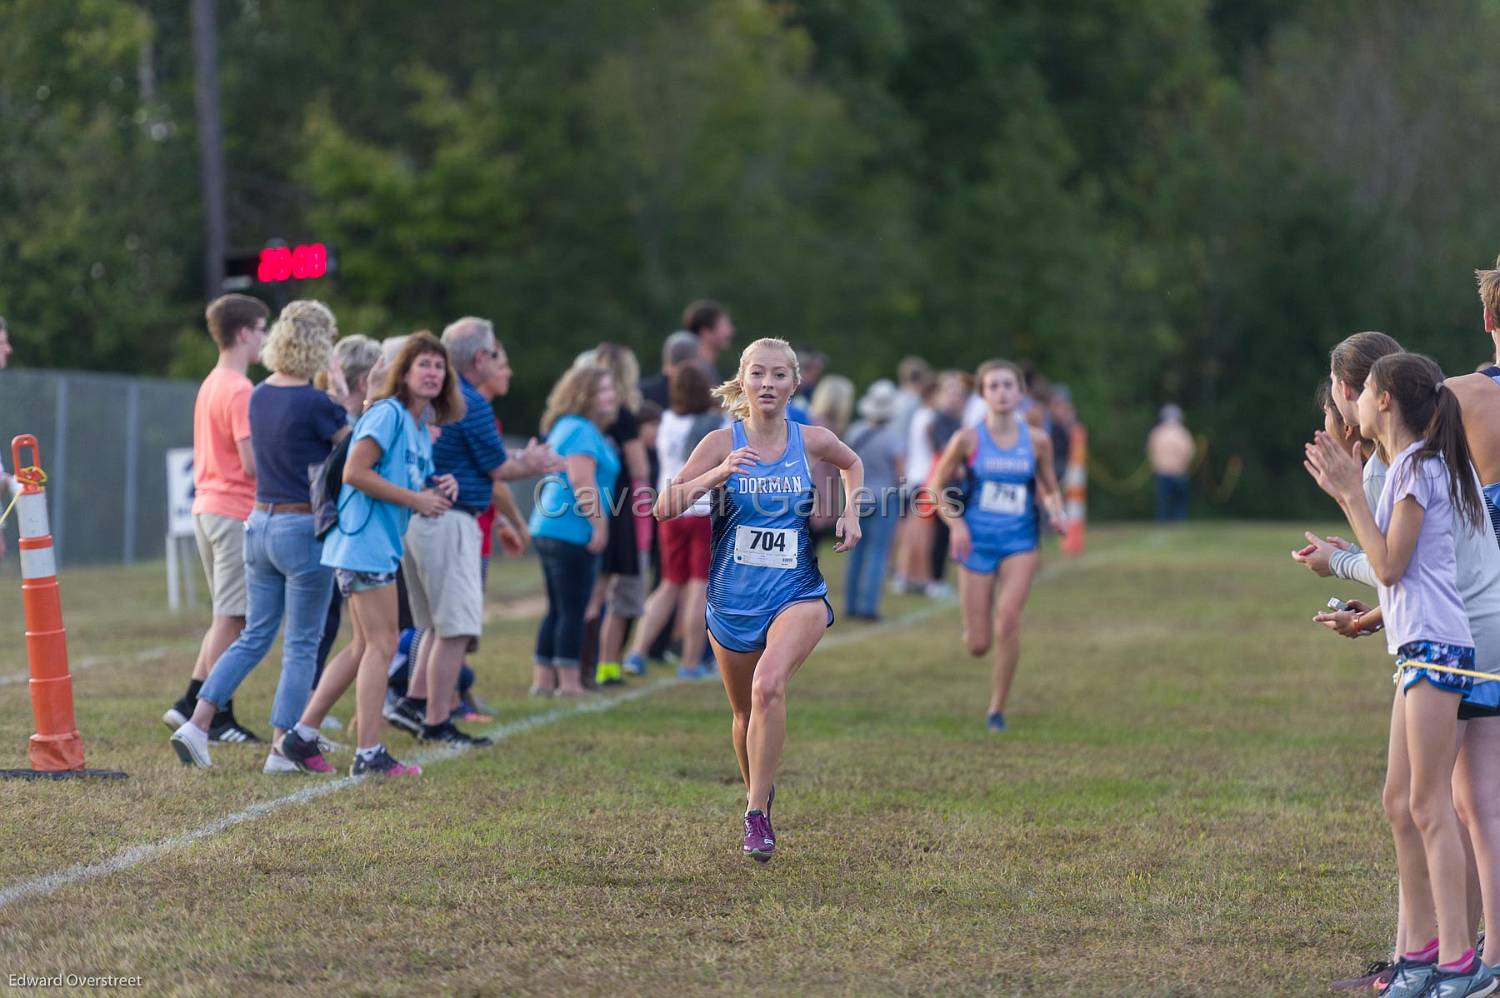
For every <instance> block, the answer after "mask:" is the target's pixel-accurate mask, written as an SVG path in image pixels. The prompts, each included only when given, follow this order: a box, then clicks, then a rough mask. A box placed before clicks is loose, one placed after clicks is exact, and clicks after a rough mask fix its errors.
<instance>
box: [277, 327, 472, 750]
mask: <svg viewBox="0 0 1500 998" xmlns="http://www.w3.org/2000/svg"><path fill="white" fill-rule="evenodd" d="M429 409H430V410H431V412H432V419H431V422H432V423H433V424H436V425H442V424H444V423H451V422H453V421H454V420H455V419H458V418H459V417H461V416H462V415H463V414H464V402H463V397H462V396H460V395H459V392H458V378H457V376H456V375H455V374H454V372H453V369H452V368H451V367H449V365H448V351H447V350H445V349H444V348H443V344H442V343H441V342H440V341H439V340H438V338H437V337H435V336H433V335H432V334H431V333H428V332H420V333H413V334H412V335H411V336H409V337H407V339H406V343H405V344H404V345H403V346H402V348H401V353H400V354H399V355H398V356H397V357H396V360H395V361H394V362H392V364H391V366H390V369H389V370H388V371H387V373H386V375H385V381H384V384H383V385H382V386H381V388H380V389H379V390H378V391H376V392H375V393H374V394H373V395H371V403H370V407H369V408H368V409H366V410H365V413H364V415H363V416H361V417H360V419H359V423H358V424H356V425H355V427H354V439H353V442H352V443H351V444H350V447H349V457H348V459H347V461H346V463H345V464H344V486H343V488H342V489H341V490H340V492H339V504H338V506H339V522H338V526H337V527H335V528H334V529H333V531H332V532H331V533H330V534H329V535H328V539H327V541H326V542H325V543H324V545H323V564H325V565H327V566H329V567H330V568H332V569H333V570H334V572H333V574H334V578H335V580H337V582H338V586H339V591H340V592H341V593H343V594H344V596H345V597H347V598H348V600H349V610H350V615H351V616H352V617H353V619H354V641H353V642H352V643H351V645H350V647H349V649H348V651H347V653H344V654H340V655H337V656H335V657H334V659H333V661H331V662H329V663H328V668H327V669H326V670H325V671H324V673H323V679H322V681H321V682H320V683H319V684H318V689H317V692H316V693H314V694H313V698H312V701H311V702H310V703H309V704H308V705H307V710H306V711H305V712H304V713H303V715H302V721H301V723H299V724H298V725H297V728H298V733H299V735H305V736H307V737H311V738H312V739H313V741H314V742H316V739H317V727H318V725H320V724H322V723H323V718H324V717H326V716H327V714H328V711H329V709H330V708H332V706H333V705H334V703H335V702H336V701H337V700H338V698H339V697H341V696H343V694H344V691H345V690H347V689H348V688H349V683H350V682H351V681H353V682H354V683H355V696H354V698H355V713H356V716H357V717H358V718H359V725H358V726H359V737H358V744H359V751H358V752H357V753H356V754H355V759H354V766H353V768H352V769H351V771H350V772H351V774H352V775H354V776H360V775H362V774H365V773H376V774H380V775H383V776H416V775H418V774H420V773H421V772H422V770H421V768H420V767H418V766H410V765H407V764H405V763H402V762H397V761H396V760H395V759H394V758H392V757H391V754H390V753H389V752H387V751H386V749H385V745H384V744H383V743H382V742H381V741H380V732H381V730H382V729H383V728H384V727H385V724H384V722H383V721H382V720H381V717H380V709H381V707H382V706H383V705H384V703H385V688H386V667H387V666H388V665H389V664H390V661H391V656H392V655H393V654H395V651H396V642H397V640H398V639H399V633H398V630H397V612H396V566H397V565H399V564H401V555H402V552H403V549H402V541H401V538H402V535H403V534H405V532H406V525H407V523H408V521H410V519H411V514H412V513H418V514H420V515H422V516H438V515H439V514H441V513H442V512H443V511H444V510H446V509H447V508H448V507H449V506H451V505H453V499H454V497H455V496H456V495H457V494H458V483H457V482H455V481H454V480H453V476H452V475H436V476H434V475H433V474H432V437H431V435H430V434H429V433H428V429H427V427H428V422H427V420H425V419H424V417H425V416H426V414H427V412H428V410H429Z"/></svg>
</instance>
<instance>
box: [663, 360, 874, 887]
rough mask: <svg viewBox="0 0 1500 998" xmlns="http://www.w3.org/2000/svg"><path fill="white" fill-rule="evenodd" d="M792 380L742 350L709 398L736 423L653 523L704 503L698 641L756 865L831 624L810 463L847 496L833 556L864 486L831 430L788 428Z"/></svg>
mask: <svg viewBox="0 0 1500 998" xmlns="http://www.w3.org/2000/svg"><path fill="white" fill-rule="evenodd" d="M799 383H800V376H799V374H798V369H797V355H796V353H795V352H793V350H792V348H791V345H790V344H788V343H787V342H786V341H785V340H778V339H761V340H756V341H755V342H754V343H752V344H750V345H749V346H748V347H746V348H745V352H744V353H743V354H741V355H740V367H739V372H738V374H737V375H736V376H735V377H734V379H733V380H731V381H726V382H725V383H724V384H723V385H721V386H720V387H719V388H718V389H716V390H715V393H714V394H716V395H718V396H719V398H720V399H722V400H723V402H724V407H725V408H726V409H727V410H729V414H730V416H731V417H732V418H733V419H734V420H735V422H734V423H733V424H732V425H731V426H730V427H728V428H726V429H722V430H715V431H714V432H712V433H710V434H709V435H708V436H706V437H704V438H703V441H702V442H701V443H699V444H698V446H697V448H695V449H694V451H693V454H692V456H691V457H689V458H688V462H687V464H686V466H684V467H683V469H682V472H681V474H679V475H678V476H677V478H676V479H674V480H673V482H672V484H671V486H670V487H669V488H668V489H667V490H666V491H665V492H663V493H662V495H661V496H660V497H659V498H658V499H657V501H656V515H657V518H658V519H662V520H670V519H672V518H673V517H676V516H680V515H681V514H683V513H685V512H686V511H687V510H688V509H690V508H691V507H692V505H693V503H694V502H695V501H697V500H698V499H699V498H701V497H702V496H704V495H708V494H710V493H711V494H712V495H711V498H710V512H709V515H710V517H711V518H712V521H713V546H712V562H711V567H710V569H709V582H708V632H709V638H710V641H711V643H712V645H713V649H714V657H715V658H716V659H717V660H718V662H719V672H720V674H721V675H722V677H723V680H724V689H725V692H727V693H728V695H729V706H730V708H731V709H732V710H733V711H734V732H733V738H734V751H735V755H736V756H737V757H738V758H739V764H740V776H741V777H742V778H743V779H744V781H745V791H746V802H747V804H748V810H747V811H746V814H745V841H744V852H745V855H747V856H750V857H753V858H754V859H757V860H760V861H761V862H766V861H768V860H770V858H771V855H772V852H773V851H774V850H775V848H776V833H775V832H774V831H773V830H772V828H771V800H772V797H773V796H774V793H775V791H774V789H773V783H774V782H775V779H776V768H777V766H778V765H779V764H780V762H781V750H782V746H783V744H784V743H785V741H786V687H787V682H788V680H790V679H791V678H792V676H793V675H794V674H795V673H796V672H797V670H798V669H799V668H801V666H802V663H803V662H804V661H806V660H807V656H808V655H810V654H812V650H813V648H815V647H816V646H817V644H818V641H819V640H821V639H822V637H823V632H824V631H826V630H827V629H828V627H829V626H830V625H831V624H832V623H833V608H832V607H831V606H830V605H829V603H828V586H827V584H826V583H825V582H824V581H823V575H822V573H821V572H819V571H818V559H817V552H816V550H815V548H814V547H813V544H812V538H811V536H810V535H809V532H808V518H809V516H810V515H811V513H812V510H813V504H814V502H815V500H816V497H815V494H814V490H813V483H812V465H813V464H815V463H817V462H818V461H828V462H829V463H831V464H832V465H833V466H834V467H836V468H838V469H839V473H840V475H841V477H842V478H843V484H844V493H845V495H847V496H849V498H850V501H849V502H848V503H847V504H846V505H845V508H844V511H843V513H842V514H841V515H840V516H839V518H838V522H837V525H836V526H835V528H834V533H835V535H836V536H837V538H838V543H837V544H835V545H834V550H835V551H847V550H849V549H850V548H852V547H853V546H854V545H855V544H857V543H858V542H859V536H860V535H859V511H858V505H859V503H858V502H857V500H858V499H860V498H861V497H862V490H863V487H864V468H863V466H862V465H861V464H860V460H859V458H858V457H857V456H856V455H855V453H854V452H853V451H852V450H850V449H849V448H848V447H847V446H845V445H844V443H843V442H842V441H840V440H839V438H838V437H837V436H836V435H835V434H834V433H833V432H832V431H831V430H827V429H825V428H823V427H821V426H801V425H798V424H797V423H793V422H791V421H789V420H788V419H787V417H786V408H787V402H788V400H789V399H791V397H792V395H793V394H794V393H795V392H796V390H797V387H798V385H799Z"/></svg>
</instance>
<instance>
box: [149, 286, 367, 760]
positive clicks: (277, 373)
mask: <svg viewBox="0 0 1500 998" xmlns="http://www.w3.org/2000/svg"><path fill="white" fill-rule="evenodd" d="M337 335H338V327H337V325H336V324H335V322H334V318H333V313H332V312H330V311H329V310H328V308H327V307H326V306H324V305H323V304H322V303H321V302H316V301H294V302H292V303H291V304H289V305H287V307H286V308H284V309H283V310H282V312H281V315H279V316H278V317H277V319H276V324H275V325H274V326H272V327H271V332H270V334H269V335H268V337H267V339H266V346H265V350H264V352H263V353H262V357H261V359H262V361H263V362H264V363H265V365H266V367H268V368H270V369H271V372H272V373H271V376H270V377H269V378H267V379H266V380H265V381H263V382H261V384H260V385H259V386H257V387H256V388H255V390H254V391H253V392H252V393H251V395H250V447H251V450H252V452H253V454H254V458H255V509H254V511H253V512H252V513H251V514H250V519H249V520H248V521H247V522H246V524H245V582H246V588H247V591H248V596H249V607H248V613H247V614H246V624H245V630H244V631H243V632H242V633H241V634H240V636H239V637H238V638H237V639H236V640H235V642H234V644H232V645H230V646H229V648H228V649H226V650H225V652H224V654H223V655H221V656H219V660H218V661H217V662H216V663H214V667H213V671H211V672H210V673H209V676H208V679H207V680H205V681H204V683H203V688H202V689H201V690H199V692H198V705H197V707H196V708H195V709H194V710H193V716H192V717H191V718H190V719H189V720H188V721H187V722H186V723H184V724H183V725H182V726H181V727H179V728H178V729H177V730H176V731H175V732H173V734H172V739H171V743H172V747H173V749H174V750H175V751H176V752H177V755H178V756H179V757H180V758H181V759H182V761H183V762H184V763H187V764H189V765H196V766H200V767H207V766H209V765H210V760H209V755H208V726H209V723H210V722H211V721H212V720H213V716H214V712H215V711H216V710H217V709H218V707H219V706H221V705H223V704H224V703H225V702H226V701H228V699H229V698H230V697H232V696H233V695H234V691H235V689H236V688H238V687H239V685H240V683H241V682H243V681H244V679H245V677H246V676H247V675H249V674H250V670H251V669H253V668H255V667H256V666H257V665H258V664H260V660H261V659H262V658H264V657H265V654H266V652H268V651H270V650H271V645H272V643H273V642H274V641H275V640H276V634H277V632H278V631H280V630H281V625H282V620H283V618H284V619H285V621H286V636H285V640H284V641H283V642H282V650H281V682H280V683H279V684H278V685H277V687H276V700H275V704H274V706H273V707H272V710H271V725H272V727H273V728H275V738H276V741H275V742H273V743H272V748H271V753H270V755H269V756H268V757H267V759H266V764H265V771H266V772H268V773H277V772H296V771H297V770H298V767H297V766H296V765H295V764H293V763H292V762H290V761H289V760H288V759H287V758H286V757H285V756H284V755H283V754H282V752H281V747H280V746H281V736H282V735H284V734H285V733H286V731H288V730H289V729H291V728H292V727H293V726H294V725H295V724H296V723H297V718H298V717H299V716H300V715H301V713H302V708H303V707H304V706H306V704H307V698H308V696H309V695H310V694H311V692H312V683H313V673H314V671H315V670H316V668H317V652H318V639H319V638H320V637H321V636H322V633H323V620H324V617H325V616H326V614H327V609H328V598H329V594H330V593H331V591H332V585H333V574H332V572H331V571H330V570H329V569H327V568H325V567H324V566H323V564H322V561H321V557H322V544H321V543H320V542H319V541H318V539H317V538H316V537H315V536H314V535H313V517H312V506H311V505H310V502H309V491H310V483H311V479H310V478H309V471H310V469H312V468H315V467H317V466H318V465H319V464H321V463H322V462H323V461H324V460H326V459H327V457H328V454H329V451H330V450H331V449H332V447H333V445H334V444H336V443H338V442H339V441H340V440H342V439H343V438H344V437H345V436H346V435H347V434H348V433H349V426H348V417H347V416H346V414H345V412H344V409H343V406H341V405H339V404H338V403H337V402H335V401H334V400H333V399H332V398H330V397H329V396H328V393H327V392H324V391H321V390H319V389H317V388H314V387H313V385H312V378H313V376H314V375H315V374H318V373H319V372H321V371H324V370H326V369H327V367H328V363H329V359H330V358H331V357H332V356H333V341H334V339H335V338H336V337H337Z"/></svg>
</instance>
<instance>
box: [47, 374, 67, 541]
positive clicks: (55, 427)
mask: <svg viewBox="0 0 1500 998" xmlns="http://www.w3.org/2000/svg"><path fill="white" fill-rule="evenodd" d="M52 431H53V441H52V445H51V451H52V456H53V460H52V474H51V476H50V479H49V480H50V481H51V483H52V487H51V488H50V489H48V490H47V491H48V492H50V493H51V494H52V504H51V505H52V547H53V548H54V549H55V550H56V551H57V560H58V561H62V558H63V550H64V549H63V520H64V518H65V517H64V512H65V500H64V497H65V496H66V495H67V490H66V482H67V480H68V379H67V378H66V377H65V376H60V377H58V379H57V409H56V411H55V412H54V413H53V416H52Z"/></svg>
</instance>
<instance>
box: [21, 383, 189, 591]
mask: <svg viewBox="0 0 1500 998" xmlns="http://www.w3.org/2000/svg"><path fill="white" fill-rule="evenodd" d="M197 393H198V386H197V384H195V383H194V382H191V381H171V380H167V379H165V378H140V377H131V376H126V375H115V374H93V373H87V372H80V371H28V370H6V371H0V445H3V454H4V461H5V466H6V468H7V469H8V470H10V471H14V470H15V469H14V468H12V467H11V460H12V459H11V453H10V442H11V440H12V438H14V437H15V436H16V435H17V434H20V433H30V434H31V435H32V436H34V437H36V439H37V445H38V448H39V449H40V451H41V465H42V470H43V471H45V472H46V473H47V508H48V512H49V514H50V517H51V524H52V541H53V544H54V545H55V547H56V550H57V553H58V558H59V560H60V561H61V563H62V564H65V565H84V564H102V563H129V562H134V561H143V560H151V559H157V558H161V557H162V556H163V554H164V553H165V551H166V546H165V537H166V529H167V495H166V490H167V483H166V454H167V450H168V449H169V448H172V447H191V446H192V445H193V399H194V398H195V397H196V396H197ZM6 534H7V538H8V540H9V541H10V542H12V546H13V542H14V540H15V530H14V528H13V527H10V526H9V525H7V528H6ZM0 570H3V571H5V572H6V573H7V574H14V573H15V572H16V571H18V568H17V559H15V558H14V557H10V558H6V559H5V561H4V562H0Z"/></svg>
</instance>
